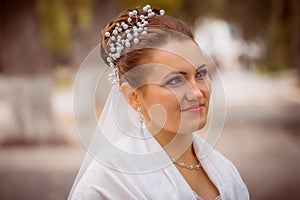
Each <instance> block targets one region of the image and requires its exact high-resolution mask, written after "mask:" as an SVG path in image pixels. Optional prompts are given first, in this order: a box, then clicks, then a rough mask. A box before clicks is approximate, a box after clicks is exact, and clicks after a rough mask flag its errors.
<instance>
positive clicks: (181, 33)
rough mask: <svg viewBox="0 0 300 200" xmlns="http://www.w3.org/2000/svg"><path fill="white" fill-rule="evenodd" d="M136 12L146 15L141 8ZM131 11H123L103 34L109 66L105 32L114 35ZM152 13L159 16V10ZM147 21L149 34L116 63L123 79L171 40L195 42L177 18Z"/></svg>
mask: <svg viewBox="0 0 300 200" xmlns="http://www.w3.org/2000/svg"><path fill="white" fill-rule="evenodd" d="M135 10H137V12H138V14H137V15H138V17H139V16H140V15H145V12H144V11H143V10H142V9H141V8H136V9H135ZM131 11H132V10H125V11H123V12H122V13H121V14H120V15H119V16H117V17H116V18H115V19H114V21H112V22H111V23H109V24H108V25H107V26H106V27H105V28H104V29H103V30H102V32H101V56H102V59H103V60H104V62H106V63H107V64H108V62H107V61H106V58H107V57H108V56H109V49H110V48H109V45H110V43H111V41H110V40H109V39H107V38H106V37H105V32H110V33H112V31H113V30H114V28H115V26H116V25H117V23H119V24H121V23H122V22H125V23H127V19H128V17H129V12H131ZM152 11H153V12H155V13H156V14H158V15H159V10H157V9H152ZM147 21H148V23H149V24H148V25H147V26H146V27H147V34H146V35H139V36H138V38H139V41H140V42H139V43H138V44H133V45H131V47H130V48H127V47H125V51H124V52H123V53H122V55H121V57H120V58H118V59H117V60H116V61H115V64H116V65H117V67H118V70H119V76H120V77H121V79H122V78H124V77H123V75H124V74H125V73H126V72H128V71H129V70H131V69H132V68H134V67H135V66H138V65H141V64H143V62H145V61H146V60H147V59H149V57H151V53H152V52H153V49H154V48H157V47H160V46H162V45H164V44H166V43H167V42H168V41H169V40H170V39H175V40H177V41H182V40H186V39H192V40H194V36H193V34H192V32H191V30H190V29H189V28H188V26H187V25H186V24H185V23H184V22H183V21H181V20H179V19H177V18H174V17H170V16H166V15H159V16H155V17H150V18H148V19H147ZM135 23H136V22H135ZM135 71H136V70H135ZM131 78H132V77H131ZM125 79H126V81H127V82H129V84H131V85H132V86H134V83H133V82H132V80H128V78H125ZM123 81H124V79H123Z"/></svg>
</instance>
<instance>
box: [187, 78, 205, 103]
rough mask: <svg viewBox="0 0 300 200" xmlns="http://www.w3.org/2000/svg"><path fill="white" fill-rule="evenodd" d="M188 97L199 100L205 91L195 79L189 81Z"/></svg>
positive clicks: (188, 98) (190, 99)
mask: <svg viewBox="0 0 300 200" xmlns="http://www.w3.org/2000/svg"><path fill="white" fill-rule="evenodd" d="M186 98H187V100H189V101H192V100H199V99H201V98H203V92H202V91H201V89H200V87H199V85H198V84H197V83H196V82H195V80H192V81H190V82H189V86H188V88H187V92H186Z"/></svg>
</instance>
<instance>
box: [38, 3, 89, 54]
mask: <svg viewBox="0 0 300 200" xmlns="http://www.w3.org/2000/svg"><path fill="white" fill-rule="evenodd" d="M93 2H94V0H64V1H62V0H37V1H36V9H37V13H38V17H39V22H40V31H41V36H42V40H43V44H44V45H45V47H46V48H47V49H49V50H50V51H51V52H52V53H54V54H55V55H58V56H60V57H68V55H69V51H70V48H71V42H72V31H73V30H74V28H75V27H74V25H76V24H78V27H79V29H80V30H82V31H87V30H88V29H89V28H90V24H91V19H92V5H93ZM73 21H75V22H77V23H75V24H74V23H73Z"/></svg>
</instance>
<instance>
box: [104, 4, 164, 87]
mask: <svg viewBox="0 0 300 200" xmlns="http://www.w3.org/2000/svg"><path fill="white" fill-rule="evenodd" d="M143 11H144V12H145V13H144V15H140V16H138V11H137V10H133V11H131V12H129V16H128V18H127V23H125V22H122V23H121V24H120V23H117V24H116V25H115V27H114V29H113V31H112V32H105V37H106V38H107V39H110V44H109V49H108V55H109V56H108V57H107V58H106V61H107V63H108V64H109V66H110V67H111V69H112V72H111V73H110V74H109V78H108V80H109V81H111V83H112V84H113V85H119V80H120V79H119V73H118V68H117V66H116V60H117V59H118V58H120V57H121V55H122V53H123V51H124V49H125V48H129V47H130V46H131V45H132V42H133V43H134V44H138V43H139V38H138V36H139V34H142V35H146V34H147V27H146V26H147V25H148V24H149V22H148V21H147V19H148V18H151V17H154V16H159V15H164V13H165V11H164V10H160V11H159V14H157V13H155V12H154V11H153V10H152V9H151V6H150V5H146V6H144V7H143Z"/></svg>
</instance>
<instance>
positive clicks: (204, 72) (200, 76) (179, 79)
mask: <svg viewBox="0 0 300 200" xmlns="http://www.w3.org/2000/svg"><path fill="white" fill-rule="evenodd" d="M207 74H208V71H207V69H202V70H199V71H197V73H196V75H195V78H196V79H198V80H199V79H203V78H205V77H206V76H207ZM175 81H176V82H175ZM174 82H175V83H174ZM184 82H185V77H184V76H176V77H174V78H172V79H171V80H169V81H167V82H166V84H165V85H167V86H178V85H181V84H183V83H184Z"/></svg>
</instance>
